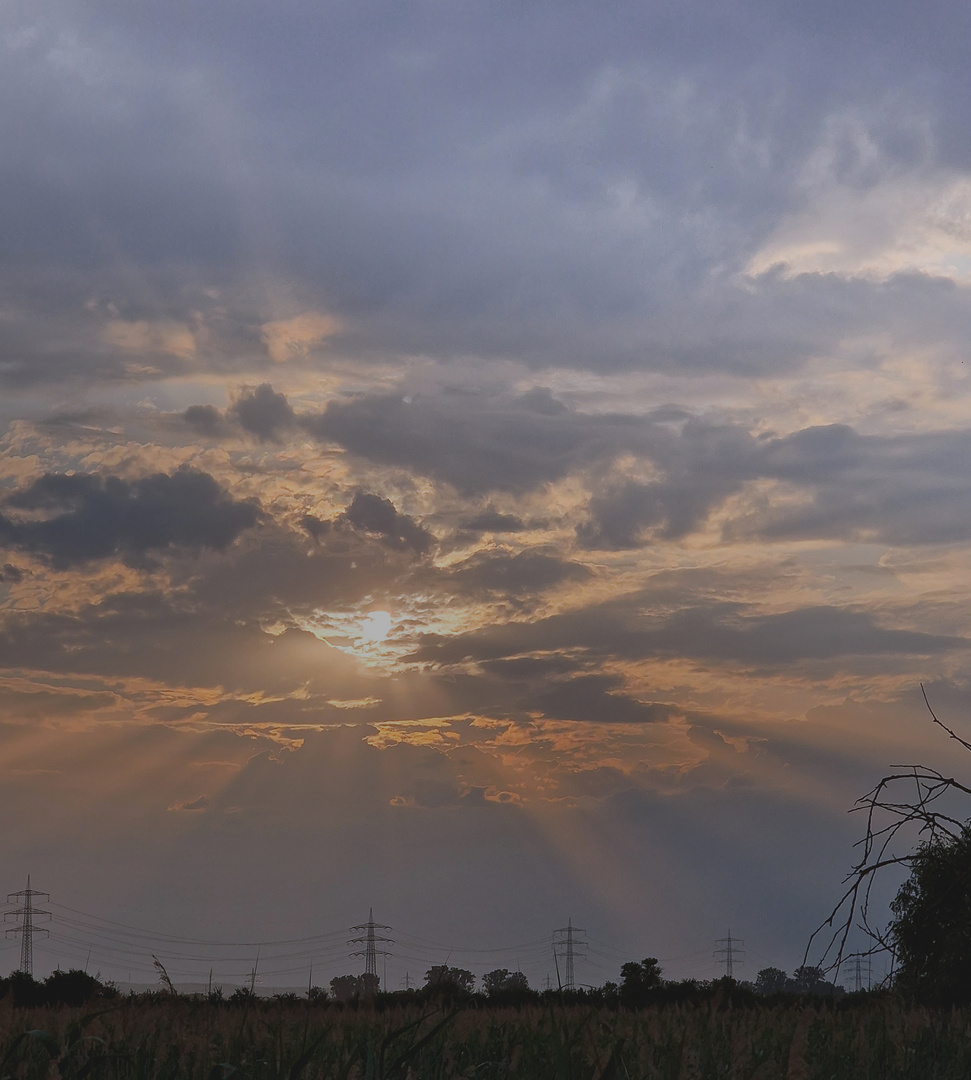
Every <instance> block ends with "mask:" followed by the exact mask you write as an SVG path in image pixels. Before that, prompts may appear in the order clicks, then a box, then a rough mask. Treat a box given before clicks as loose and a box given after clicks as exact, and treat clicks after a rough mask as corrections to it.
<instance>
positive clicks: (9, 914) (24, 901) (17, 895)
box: [3, 874, 51, 978]
mask: <svg viewBox="0 0 971 1080" xmlns="http://www.w3.org/2000/svg"><path fill="white" fill-rule="evenodd" d="M50 898H51V897H50V893H46V892H38V891H37V890H36V889H32V888H31V887H30V874H28V875H27V888H26V889H21V890H20V892H14V893H7V903H8V904H13V903H16V902H17V901H18V900H19V901H20V907H19V908H16V909H15V910H13V911H5V912H4V914H3V918H4V921H6V920H7V919H10V918H19V919H20V920H21V922H20V925H19V926H11V927H9V928H8V929H7V936H8V937H9V936H10V935H11V934H20V970H21V971H22V972H23V973H24V974H25V975H29V976H30V977H31V978H33V977H34V942H33V936H34V934H47V935H48V936H50V931H49V930H46V929H44V928H42V927H37V926H34V919H35V918H37V917H41V918H47V919H49V918H50V917H51V913H50V912H49V911H40V910H39V909H38V908H35V907H34V900H35V899H36V900H50Z"/></svg>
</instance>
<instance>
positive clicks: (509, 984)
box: [482, 968, 529, 996]
mask: <svg viewBox="0 0 971 1080" xmlns="http://www.w3.org/2000/svg"><path fill="white" fill-rule="evenodd" d="M482 989H483V990H485V992H486V993H487V994H489V995H490V996H493V995H495V994H506V993H515V992H521V991H524V990H528V989H529V983H528V982H527V980H526V976H525V975H524V974H523V973H522V972H521V971H509V969H508V968H496V970H495V971H489V972H487V973H486V974H485V975H483V976H482Z"/></svg>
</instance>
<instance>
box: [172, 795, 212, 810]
mask: <svg viewBox="0 0 971 1080" xmlns="http://www.w3.org/2000/svg"><path fill="white" fill-rule="evenodd" d="M208 809H209V797H208V796H207V795H200V796H199V797H198V798H196V799H183V800H182V801H181V802H175V803H172V805H171V806H170V807H169V811H170V812H171V811H175V812H192V811H199V810H208Z"/></svg>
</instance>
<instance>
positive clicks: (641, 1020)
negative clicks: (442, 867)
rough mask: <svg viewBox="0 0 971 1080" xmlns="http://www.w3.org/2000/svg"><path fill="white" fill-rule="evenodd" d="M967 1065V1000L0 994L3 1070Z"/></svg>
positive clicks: (261, 1073)
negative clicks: (511, 1002)
mask: <svg viewBox="0 0 971 1080" xmlns="http://www.w3.org/2000/svg"><path fill="white" fill-rule="evenodd" d="M969 1075H971V1010H969V1009H961V1010H953V1011H948V1010H938V1011H930V1010H927V1009H923V1008H917V1007H909V1006H905V1005H902V1004H901V1003H899V1002H897V1001H895V1000H894V999H893V998H892V997H889V996H886V997H884V996H880V995H872V996H867V995H856V996H854V997H853V998H851V999H843V1000H842V1001H839V1002H832V1001H825V1000H821V999H817V1000H815V1001H814V1000H811V999H803V998H795V997H790V998H788V999H771V1000H763V1001H760V1002H757V1003H753V1002H751V1001H748V1002H741V1003H740V1002H738V1001H734V1000H732V997H731V996H730V995H722V994H719V993H717V992H716V993H715V994H713V995H711V996H710V997H708V998H707V999H705V1000H697V1001H693V1002H673V1003H664V1002H659V1003H656V1004H652V1005H649V1006H646V1007H644V1008H641V1009H637V1010H629V1009H626V1008H619V1009H614V1008H604V1007H593V1006H590V1005H585V1004H576V1003H574V1004H561V1003H558V1002H557V1001H556V1000H555V999H553V998H551V999H550V1000H548V1001H546V1002H544V1003H541V1004H535V1003H534V1004H529V1005H526V1006H523V1007H521V1008H494V1007H482V1006H481V1005H475V1004H472V1003H468V1002H467V1003H464V1004H461V1005H455V1004H449V1003H447V1002H441V1003H437V1004H436V1003H431V1002H428V1003H420V1002H412V1003H408V1004H405V1005H399V1004H395V1003H393V1002H391V1001H386V1002H385V1003H384V1004H378V1005H370V1006H368V1005H364V1006H361V1007H359V1008H340V1007H334V1006H333V1005H315V1004H308V1003H307V1002H306V1001H298V1002H278V1001H276V1002H275V1001H252V1002H249V1003H246V1004H233V1005H230V1004H227V1003H225V1002H210V1001H205V1000H190V999H186V998H172V999H159V998H158V997H155V998H152V999H149V1000H146V999H136V998H127V999H126V998H119V999H116V1000H114V1001H104V1002H94V1003H92V1004H91V1005H89V1006H86V1007H83V1008H80V1009H76V1008H67V1007H63V1006H61V1007H56V1008H50V1007H45V1008H34V1009H22V1008H14V1007H13V1005H12V1003H11V1001H10V999H9V997H8V998H7V999H5V1000H4V1001H2V1002H0V1080H3V1078H6V1077H24V1078H37V1080H41V1078H43V1080H47V1078H56V1077H74V1078H77V1080H87V1078H91V1080H95V1078H99V1077H110V1078H115V1077H117V1078H124V1080H150V1078H151V1080H162V1078H166V1080H169V1078H171V1080H174V1078H181V1077H185V1078H199V1080H229V1078H230V1077H232V1078H234V1080H243V1078H253V1080H277V1078H288V1080H296V1078H297V1077H305V1078H307V1080H311V1078H327V1080H330V1078H335V1080H337V1078H342V1080H383V1078H390V1077H395V1078H400V1080H418V1078H422V1080H424V1078H429V1080H430V1078H441V1080H444V1078H451V1077H468V1078H476V1080H498V1078H500V1077H501V1078H510V1080H512V1078H516V1080H520V1078H521V1080H546V1078H549V1080H607V1078H625V1080H627V1078H631V1080H633V1078H644V1080H648V1078H650V1080H654V1078H658V1080H661V1078H663V1080H702V1078H708V1077H711V1078H716V1077H717V1078H730V1080H735V1078H737V1080H742V1078H745V1080H775V1078H780V1080H815V1078H820V1080H823V1078H825V1080H833V1078H840V1080H841V1078H846V1080H895V1078H898V1077H899V1078H904V1077H907V1078H913V1080H949V1078H952V1077H953V1078H955V1080H957V1078H964V1077H967V1076H969Z"/></svg>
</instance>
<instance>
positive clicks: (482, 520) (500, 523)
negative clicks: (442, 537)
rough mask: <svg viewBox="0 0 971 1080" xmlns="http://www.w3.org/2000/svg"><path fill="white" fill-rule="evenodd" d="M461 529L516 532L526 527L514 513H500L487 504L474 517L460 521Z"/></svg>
mask: <svg viewBox="0 0 971 1080" xmlns="http://www.w3.org/2000/svg"><path fill="white" fill-rule="evenodd" d="M461 527H462V529H464V530H465V531H466V532H474V533H484V532H493V533H518V532H523V530H524V529H525V528H526V522H525V521H523V519H522V518H520V517H517V516H516V515H515V514H501V513H500V512H499V511H498V510H497V509H496V508H495V507H494V506H491V505H490V506H487V507H486V508H485V510H483V511H482V512H481V513H478V514H476V515H475V517H472V518H469V519H468V520H466V521H463V522H462V526H461Z"/></svg>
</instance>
